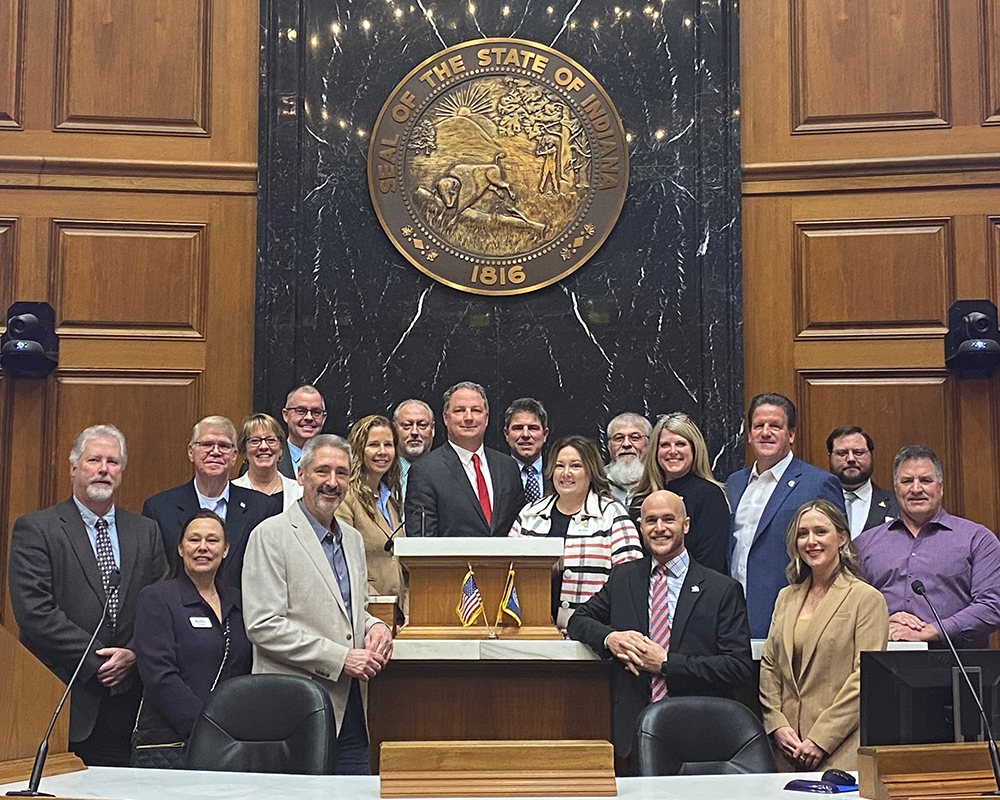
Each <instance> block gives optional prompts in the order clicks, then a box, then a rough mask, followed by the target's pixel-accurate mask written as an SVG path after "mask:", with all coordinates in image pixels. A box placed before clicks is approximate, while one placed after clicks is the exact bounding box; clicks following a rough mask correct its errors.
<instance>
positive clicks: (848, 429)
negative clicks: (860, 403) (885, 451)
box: [826, 425, 875, 453]
mask: <svg viewBox="0 0 1000 800" xmlns="http://www.w3.org/2000/svg"><path fill="white" fill-rule="evenodd" d="M856 433H860V434H861V435H862V436H864V437H865V444H866V445H868V449H869V450H870V451H871V452H872V453H874V452H875V442H874V441H873V440H872V437H871V436H869V435H868V434H867V433H865V431H863V430H862V429H861V428H859V427H858V426H857V425H841V426H840V427H839V428H836V429H835V430H834V431H833V433H831V434H830V435H829V436H827V437H826V452H827V453H833V443H834V442H835V441H837V439H839V438H840V437H841V436H854V434H856Z"/></svg>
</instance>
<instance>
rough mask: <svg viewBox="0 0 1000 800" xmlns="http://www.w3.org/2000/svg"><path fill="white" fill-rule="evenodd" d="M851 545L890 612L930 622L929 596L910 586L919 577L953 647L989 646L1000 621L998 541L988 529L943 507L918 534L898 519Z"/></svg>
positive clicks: (999, 551) (931, 616) (999, 546)
mask: <svg viewBox="0 0 1000 800" xmlns="http://www.w3.org/2000/svg"><path fill="white" fill-rule="evenodd" d="M855 544H856V545H857V548H858V555H859V556H860V557H861V570H862V573H863V575H864V577H865V580H867V581H868V582H869V583H870V584H871V585H872V586H874V587H875V588H876V589H878V590H879V591H880V592H882V594H883V595H884V596H885V602H886V605H888V607H889V613H890V614H895V613H896V612H897V611H906V612H908V613H910V614H913V615H914V616H916V617H919V618H920V619H922V620H924V622H931V623H933V621H934V615H933V614H931V611H930V608H929V607H928V605H927V601H926V600H924V598H922V597H920V596H919V595H917V594H916V593H915V592H914V591H913V589H912V587H911V586H910V584H911V583H912V582H913V581H914V580H920V581H922V582H923V584H924V587H925V588H926V591H927V598H928V599H929V600H930V601H931V602H932V603H933V604H934V608H935V609H937V612H938V614H940V615H941V621H942V622H943V624H944V629H945V631H946V632H947V633H948V635H949V636H950V637H951V638H952V641H954V643H955V646H956V647H965V648H988V647H989V634H990V632H991V631H993V630H994V629H995V628H996V627H997V626H998V625H1000V542H998V541H997V538H996V536H994V535H993V534H992V533H991V532H990V531H989V530H988V529H987V528H985V527H983V526H982V525H980V524H979V523H977V522H972V521H971V520H967V519H962V518H961V517H955V516H952V515H951V514H949V513H948V512H947V511H945V510H944V509H942V510H941V511H939V512H938V513H937V515H936V516H935V517H934V519H932V520H931V521H930V522H928V523H926V524H925V525H924V526H923V527H922V528H921V529H920V531H919V533H918V534H917V535H916V536H914V535H913V534H912V533H910V531H909V530H908V529H907V527H906V523H904V522H903V520H902V519H901V518H900V519H895V520H893V521H892V522H886V523H883V524H882V525H879V526H878V527H876V528H871V529H869V530H867V531H865V532H864V533H863V534H861V535H860V536H859V537H858V538H857V539H855Z"/></svg>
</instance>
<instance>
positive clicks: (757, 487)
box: [732, 451, 792, 592]
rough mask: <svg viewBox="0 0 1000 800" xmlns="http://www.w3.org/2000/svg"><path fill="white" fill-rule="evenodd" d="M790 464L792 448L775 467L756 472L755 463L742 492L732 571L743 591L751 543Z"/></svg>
mask: <svg viewBox="0 0 1000 800" xmlns="http://www.w3.org/2000/svg"><path fill="white" fill-rule="evenodd" d="M791 463H792V453H791V451H789V452H788V454H787V455H786V456H785V457H784V458H783V459H781V461H779V462H778V463H777V464H775V465H774V466H773V467H771V468H770V469H766V470H764V471H763V472H761V473H758V472H757V464H756V463H754V465H753V469H752V470H750V480H749V482H748V483H747V488H746V491H745V492H743V496H742V497H741V498H740V503H739V505H738V506H737V508H736V518H735V520H734V524H733V538H734V539H735V540H736V543H735V546H734V548H733V560H732V573H733V577H734V578H735V579H736V580H738V581H739V582H740V583H742V584H743V591H744V592H746V589H747V559H748V558H750V546H751V545H752V544H753V540H754V537H755V536H756V535H757V526H758V525H759V524H760V518H761V517H762V516H764V509H765V508H766V507H767V501H768V500H770V499H771V495H772V494H774V489H775V487H776V486H777V485H778V483H780V481H781V476H782V475H784V474H785V470H786V469H788V465H789V464H791Z"/></svg>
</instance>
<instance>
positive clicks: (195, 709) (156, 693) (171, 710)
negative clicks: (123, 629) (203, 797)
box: [132, 509, 252, 769]
mask: <svg viewBox="0 0 1000 800" xmlns="http://www.w3.org/2000/svg"><path fill="white" fill-rule="evenodd" d="M228 552H229V542H227V541H226V530H225V526H224V524H223V522H222V519H221V518H220V517H219V516H218V515H217V514H215V512H213V511H207V510H204V509H203V510H201V511H199V512H198V513H196V514H195V515H194V516H193V517H191V519H189V520H188V521H187V523H186V524H185V525H184V532H183V534H182V535H181V540H180V542H179V543H178V545H177V558H176V559H174V563H173V566H172V569H171V574H170V578H169V579H168V580H165V581H162V582H160V583H154V584H152V585H150V586H147V587H146V588H145V589H143V590H142V591H141V592H140V593H139V602H138V606H137V608H136V612H135V658H136V666H137V667H138V669H139V676H140V677H141V678H142V685H143V697H142V704H141V705H140V706H139V715H138V719H137V720H136V727H135V732H134V733H133V735H132V766H133V767H157V768H161V769H165V768H178V767H181V766H183V761H184V750H185V745H186V742H187V740H188V737H189V736H190V735H191V730H192V728H194V723H195V721H196V720H197V719H198V717H199V716H200V714H201V712H202V710H203V709H204V707H205V705H206V703H207V702H208V699H209V696H210V695H211V693H212V691H213V690H214V689H215V687H216V686H217V685H218V684H219V683H221V682H222V681H225V680H228V679H229V678H232V677H235V676H237V675H247V674H249V673H250V668H251V666H252V651H251V647H250V642H249V640H248V639H247V635H246V631H245V630H244V628H243V612H242V609H241V601H240V592H239V590H238V589H236V588H234V587H232V586H228V585H223V584H222V583H220V582H219V580H218V575H219V571H220V568H221V567H222V564H223V561H224V559H225V557H226V554H227V553H228Z"/></svg>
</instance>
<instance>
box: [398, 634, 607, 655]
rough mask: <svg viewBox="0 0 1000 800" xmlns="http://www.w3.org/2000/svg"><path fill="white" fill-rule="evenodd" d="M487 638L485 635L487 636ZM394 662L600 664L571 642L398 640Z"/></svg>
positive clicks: (584, 647)
mask: <svg viewBox="0 0 1000 800" xmlns="http://www.w3.org/2000/svg"><path fill="white" fill-rule="evenodd" d="M484 635H485V633H484ZM392 660H393V661H600V660H601V658H600V656H598V655H597V653H595V652H594V651H593V650H591V649H590V648H589V647H587V645H585V644H583V642H574V641H572V640H571V639H503V638H500V639H485V638H484V639H397V640H396V641H395V643H394V644H393V646H392Z"/></svg>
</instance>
